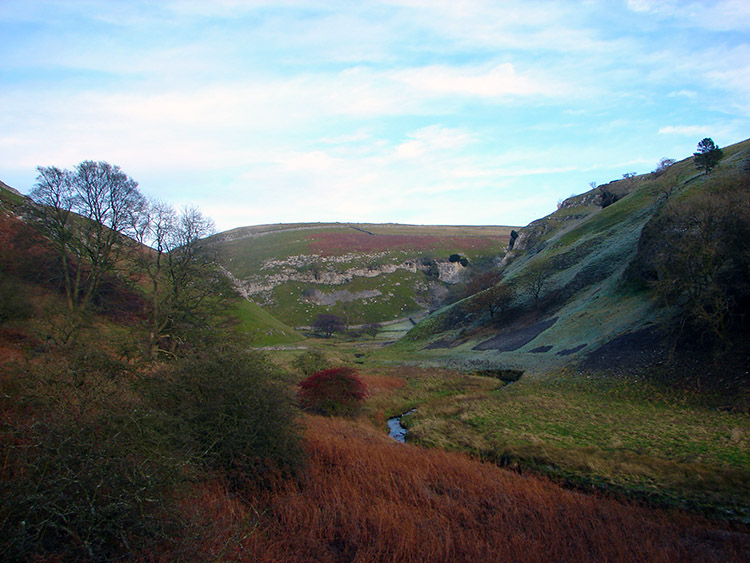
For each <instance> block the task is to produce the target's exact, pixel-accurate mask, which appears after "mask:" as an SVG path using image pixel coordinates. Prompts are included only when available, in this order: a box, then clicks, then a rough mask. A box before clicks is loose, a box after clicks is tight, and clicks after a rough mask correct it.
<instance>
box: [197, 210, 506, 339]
mask: <svg viewBox="0 0 750 563" xmlns="http://www.w3.org/2000/svg"><path fill="white" fill-rule="evenodd" d="M510 231H511V229H510V228H509V227H447V226H417V225H395V224H387V225H371V224H356V225H354V224H341V223H315V224H284V225H263V226H256V227H245V228H241V229H235V230H233V231H228V232H225V233H221V234H219V235H216V236H215V237H213V239H211V241H210V244H212V245H213V247H214V248H215V249H216V250H217V254H218V255H219V257H220V260H221V261H222V264H223V266H224V267H225V268H226V269H227V271H229V272H230V273H231V274H232V275H233V276H234V278H235V280H236V283H237V285H238V287H239V288H240V289H241V291H242V292H244V294H245V295H246V296H247V297H248V298H249V299H250V300H252V301H253V302H255V303H257V304H259V305H261V306H262V307H264V308H265V309H267V310H268V311H269V312H270V313H271V314H272V315H274V316H275V317H277V318H278V319H280V320H281V321H283V322H285V323H287V324H289V325H291V326H309V325H310V324H311V323H312V321H313V319H314V318H315V317H316V316H317V315H318V314H320V313H333V314H336V315H338V316H341V317H342V318H344V319H345V320H346V322H347V324H349V325H361V324H367V323H383V322H393V321H397V320H399V319H405V318H408V317H410V316H417V315H420V314H424V313H426V312H427V311H428V310H431V309H434V308H436V307H437V306H439V305H440V304H442V303H443V302H444V300H445V297H446V295H447V293H448V288H449V287H450V286H451V285H452V284H456V283H458V282H461V281H463V279H464V277H465V276H466V270H467V269H470V267H471V266H474V265H476V264H482V263H487V262H490V261H491V260H492V259H494V258H495V257H497V256H499V255H501V254H502V253H503V250H504V248H505V247H506V246H507V243H508V237H509V233H510ZM451 256H453V261H451Z"/></svg>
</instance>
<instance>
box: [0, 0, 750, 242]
mask: <svg viewBox="0 0 750 563" xmlns="http://www.w3.org/2000/svg"><path fill="white" fill-rule="evenodd" d="M0 33H1V34H2V38H3V39H2V42H1V43H0V179H2V180H3V181H5V182H6V183H8V184H9V185H11V186H13V187H16V188H17V189H19V190H20V191H22V192H24V193H28V191H29V190H30V189H31V188H32V186H33V184H34V179H35V176H36V172H35V167H36V166H38V165H43V166H47V165H56V166H60V167H68V168H70V167H72V166H74V165H75V164H77V163H78V162H81V161H82V160H89V159H90V160H106V161H108V162H110V163H113V164H117V165H119V166H121V167H122V169H123V170H124V171H125V172H126V173H127V174H129V175H130V176H131V177H133V178H134V179H135V180H136V181H138V182H139V183H140V186H141V189H142V191H143V192H144V193H146V194H147V195H150V196H153V197H156V198H160V199H164V200H167V201H169V202H171V203H172V204H174V205H175V206H177V207H179V206H182V205H186V204H190V205H197V206H198V207H200V208H201V209H202V211H203V212H204V213H205V214H207V215H209V216H211V217H212V218H213V219H214V221H215V222H216V225H217V228H218V229H219V230H226V229H229V228H233V227H238V226H242V225H253V224H262V223H278V222H296V221H353V222H400V223H418V224H505V225H524V224H526V223H528V222H530V221H532V220H533V219H536V218H538V217H541V216H543V215H545V214H547V213H550V212H551V211H553V210H554V209H555V206H556V204H557V202H558V200H560V199H561V198H564V197H567V196H569V195H571V194H573V193H581V192H583V191H585V190H587V189H589V188H588V185H589V182H592V181H593V182H597V183H599V184H602V183H606V182H608V181H610V180H613V179H616V178H620V177H621V176H622V174H623V173H625V172H638V173H642V172H648V171H650V170H653V169H654V168H655V166H656V164H657V162H658V161H659V159H660V158H662V157H671V158H676V159H682V158H685V157H688V156H690V154H691V153H692V152H693V151H694V150H695V146H696V144H697V143H698V141H699V140H700V139H702V138H703V137H706V136H709V137H712V138H713V140H714V141H715V142H716V143H717V144H718V145H719V146H725V145H728V144H732V143H735V142H738V141H741V140H744V139H745V138H747V137H750V2H747V1H746V0H716V1H703V2H690V1H689V0H663V1H656V0H630V1H624V0H623V1H596V0H590V1H569V2H568V1H566V2H548V1H542V2H536V1H533V0H532V1H519V2H513V1H508V2H505V1H483V0H466V1H461V0H452V1H440V0H404V1H396V0H393V1H382V2H375V1H372V2H353V1H341V2H338V1H328V2H326V1H323V2H301V1H295V0H289V1H284V0H274V1H268V2H266V1H263V0H249V1H241V0H217V1H215V2H208V1H198V0H172V1H163V2H155V1H153V2H152V1H149V2H145V1H143V2H141V1H137V0H127V1H116V0H111V1H99V2H97V1H90V0H89V1H87V0H75V1H73V0H71V1H65V0H56V1H52V0H49V1H34V0H0Z"/></svg>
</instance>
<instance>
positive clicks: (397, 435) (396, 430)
mask: <svg viewBox="0 0 750 563" xmlns="http://www.w3.org/2000/svg"><path fill="white" fill-rule="evenodd" d="M416 410H417V409H409V410H408V411H406V412H405V413H404V414H402V415H400V416H394V417H393V418H389V419H388V435H389V436H390V437H391V438H393V439H394V440H396V441H398V442H404V441H405V440H406V428H404V427H403V426H402V425H401V419H402V418H403V417H405V416H409V415H410V414H412V413H413V412H416Z"/></svg>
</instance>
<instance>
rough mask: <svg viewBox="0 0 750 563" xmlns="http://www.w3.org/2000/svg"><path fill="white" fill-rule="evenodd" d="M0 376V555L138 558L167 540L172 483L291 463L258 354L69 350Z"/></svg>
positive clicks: (243, 479)
mask: <svg viewBox="0 0 750 563" xmlns="http://www.w3.org/2000/svg"><path fill="white" fill-rule="evenodd" d="M55 360H56V361H55V362H52V361H50V362H47V363H43V362H40V363H38V364H36V365H34V366H24V368H23V369H20V368H19V369H15V370H11V369H8V368H6V372H5V374H4V375H2V374H0V375H2V377H0V408H2V411H3V413H4V414H5V415H6V416H3V417H2V418H1V419H0V450H2V451H3V463H2V464H0V559H1V560H5V561H19V560H23V561H25V560H30V559H34V558H38V559H40V560H55V561H57V560H60V561H81V560H88V561H111V560H119V559H123V558H126V559H138V558H140V557H142V555H143V554H144V553H146V552H147V551H148V550H149V549H150V548H151V546H153V545H156V544H158V543H163V542H167V543H168V542H170V541H173V540H172V538H175V537H177V536H179V530H180V527H181V526H182V525H183V523H182V522H180V521H179V520H178V519H177V517H176V516H174V515H175V514H176V512H175V511H173V509H172V507H173V501H174V499H175V498H176V496H177V495H176V493H177V492H178V491H179V490H180V488H181V485H182V484H183V483H186V482H188V481H190V482H194V481H201V480H203V479H210V478H216V477H218V478H220V479H222V480H223V481H225V482H227V483H228V484H230V485H232V486H234V488H235V490H240V489H241V488H242V487H245V486H255V485H257V484H262V483H263V482H264V480H266V478H270V477H271V476H272V475H276V474H278V472H291V471H293V470H295V469H296V468H297V467H299V465H300V464H301V462H302V452H303V450H302V447H301V444H300V440H299V435H298V432H297V428H296V425H295V422H294V421H295V416H294V411H293V404H292V401H291V397H290V396H289V393H288V392H287V393H285V392H283V391H282V390H280V389H279V388H278V387H277V386H276V385H275V384H274V382H273V381H272V375H273V374H274V373H275V369H274V368H273V366H271V365H270V364H269V362H268V361H267V360H266V359H265V357H264V356H262V355H260V354H256V353H250V352H245V351H237V350H232V349H229V350H218V351H216V350H212V351H211V352H210V354H209V353H203V354H196V355H194V356H192V357H190V358H185V359H183V360H180V361H179V362H176V363H174V364H170V365H164V366H162V367H161V369H160V371H159V372H158V373H155V374H149V375H140V376H138V375H137V374H136V373H135V372H133V371H132V370H131V369H129V368H128V367H127V366H126V365H124V364H120V363H118V362H115V361H113V360H112V359H111V358H108V357H107V356H105V355H103V354H100V353H91V352H86V351H80V352H78V353H71V355H70V356H69V357H63V356H62V355H61V356H60V357H58V358H56V359H55Z"/></svg>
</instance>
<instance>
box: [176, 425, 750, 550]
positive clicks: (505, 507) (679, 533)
mask: <svg viewBox="0 0 750 563" xmlns="http://www.w3.org/2000/svg"><path fill="white" fill-rule="evenodd" d="M304 426H305V436H306V441H307V448H308V451H309V459H308V464H307V467H306V469H305V471H304V476H303V478H302V479H301V480H299V481H295V480H283V479H279V480H278V481H276V482H274V483H272V484H271V486H270V487H269V488H268V489H266V490H262V491H252V492H245V493H244V494H237V493H234V494H233V493H230V492H229V490H228V489H227V488H226V487H225V486H223V485H222V484H221V482H218V481H216V482H213V483H209V484H206V485H204V486H202V487H201V488H200V489H198V490H197V491H194V492H193V493H192V494H191V495H190V496H188V497H186V498H185V499H184V501H183V503H182V506H183V512H184V517H185V519H186V520H187V521H188V522H190V523H191V530H190V532H191V533H189V534H187V535H186V536H185V537H186V538H190V539H189V540H187V541H186V542H184V543H181V544H180V545H179V546H178V547H176V548H174V550H173V551H171V552H170V553H169V554H168V558H169V559H171V558H179V559H189V560H198V559H200V560H222V561H279V562H281V561H285V562H293V561H320V562H327V561H330V562H336V561H362V562H365V561H403V562H409V561H413V562H424V561H431V562H441V561H445V562H448V561H634V562H635V561H638V562H641V561H717V562H718V561H721V562H727V561H742V560H743V559H744V557H745V556H746V555H747V553H748V552H749V550H750V534H748V533H747V531H746V530H745V531H744V532H743V531H737V530H734V531H733V530H732V529H731V527H728V526H727V525H722V524H717V523H715V522H710V521H707V520H704V519H702V518H700V517H698V516H693V515H689V514H687V513H684V512H678V511H663V510H653V509H648V508H644V507H641V506H636V505H633V504H629V503H623V502H618V501H615V500H612V499H607V498H602V497H600V496H596V495H589V494H582V493H579V492H574V491H570V490H565V489H562V488H560V487H559V486H557V485H555V484H553V483H551V482H549V481H547V480H545V479H540V478H536V477H529V476H523V475H519V474H517V473H514V472H511V471H508V470H505V469H502V468H499V467H497V466H496V465H494V464H491V463H482V462H480V461H477V460H475V459H472V458H470V457H468V456H467V455H464V454H459V453H449V452H446V451H441V450H437V449H425V448H422V447H418V446H413V445H409V444H400V443H397V442H395V441H393V440H391V439H389V438H388V437H387V436H385V435H384V433H382V432H379V431H378V430H375V429H373V428H372V426H371V425H370V424H368V423H362V422H357V421H352V420H345V419H325V418H320V417H314V416H307V417H305V420H304Z"/></svg>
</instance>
